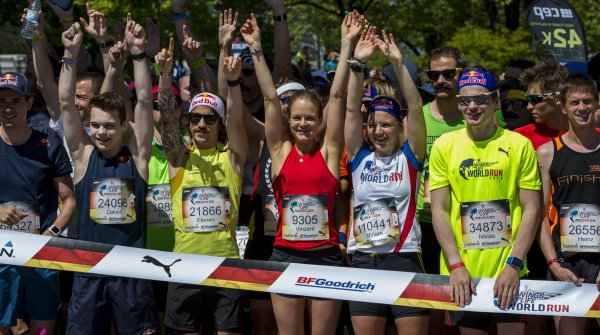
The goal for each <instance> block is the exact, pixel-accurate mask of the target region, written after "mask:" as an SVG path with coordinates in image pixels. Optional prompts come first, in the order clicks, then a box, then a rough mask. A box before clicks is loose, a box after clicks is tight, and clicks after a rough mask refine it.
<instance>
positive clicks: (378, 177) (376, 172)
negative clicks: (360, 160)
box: [360, 161, 402, 184]
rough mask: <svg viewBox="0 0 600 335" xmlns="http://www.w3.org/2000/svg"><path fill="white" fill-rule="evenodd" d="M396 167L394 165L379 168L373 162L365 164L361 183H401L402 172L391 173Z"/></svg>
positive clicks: (361, 174)
mask: <svg viewBox="0 0 600 335" xmlns="http://www.w3.org/2000/svg"><path fill="white" fill-rule="evenodd" d="M393 167H394V166H393V165H392V164H389V165H385V166H377V165H376V164H373V161H367V162H365V167H364V168H363V170H362V171H361V173H360V182H361V183H380V184H383V183H387V182H391V181H401V180H402V172H390V173H388V171H390V170H391V169H392V168H393Z"/></svg>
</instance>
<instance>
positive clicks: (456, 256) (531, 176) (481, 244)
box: [429, 68, 541, 335]
mask: <svg viewBox="0 0 600 335" xmlns="http://www.w3.org/2000/svg"><path fill="white" fill-rule="evenodd" d="M458 89H459V95H458V96H457V98H458V100H459V106H460V111H461V113H462V115H463V117H464V119H465V121H466V129H460V130H456V131H453V132H450V133H447V134H444V135H442V136H441V137H440V138H438V139H437V140H436V142H435V143H434V145H433V148H432V150H431V156H430V161H429V171H430V182H431V184H430V187H431V188H430V189H431V197H432V201H431V204H432V213H433V226H434V228H435V232H436V235H437V239H438V241H439V243H440V245H441V247H442V250H443V255H442V257H441V262H440V263H441V272H440V273H441V274H442V275H450V290H451V291H450V292H451V298H452V300H453V301H454V302H455V303H456V304H457V305H459V306H461V307H464V306H465V305H468V304H469V303H470V302H471V297H472V295H473V294H476V287H475V284H474V281H473V279H472V278H475V277H478V278H496V281H495V284H494V296H495V298H494V301H493V302H494V304H495V305H496V306H497V307H498V308H499V309H503V310H506V309H508V308H509V307H510V306H511V304H512V303H513V302H514V299H515V298H516V297H517V292H518V289H519V278H521V277H523V276H524V275H526V274H527V267H526V262H525V260H524V259H525V255H526V254H527V250H528V249H529V247H530V245H531V242H532V241H533V239H534V236H535V233H536V230H537V224H538V222H539V214H540V201H539V199H540V194H539V193H540V186H541V182H540V179H539V176H538V170H537V160H536V157H535V152H534V150H533V147H532V145H531V143H530V142H529V141H528V140H527V139H526V138H524V137H523V136H521V135H519V134H516V133H514V132H511V131H509V130H505V129H502V128H501V127H499V126H498V125H497V124H496V120H495V117H494V113H495V110H496V109H497V108H498V106H499V103H500V100H499V98H498V92H497V90H496V79H495V78H494V76H493V75H492V74H491V73H490V72H489V71H487V70H484V69H480V68H474V69H469V70H465V71H464V72H463V73H462V74H461V76H460V79H459V80H458ZM449 314H450V320H451V321H452V322H453V324H455V325H457V326H459V327H460V328H461V332H464V333H468V334H486V333H487V331H488V329H489V326H490V322H491V320H492V319H495V321H496V323H497V324H498V334H500V335H502V334H523V333H524V330H525V325H524V324H523V323H521V320H520V319H521V316H520V315H513V314H501V313H498V314H487V313H474V312H449Z"/></svg>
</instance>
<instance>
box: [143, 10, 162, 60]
mask: <svg viewBox="0 0 600 335" xmlns="http://www.w3.org/2000/svg"><path fill="white" fill-rule="evenodd" d="M146 34H147V35H148V44H146V53H147V54H148V56H150V57H154V55H156V54H157V53H159V52H160V30H159V28H158V24H157V23H156V22H155V21H154V19H151V18H149V17H148V18H146Z"/></svg>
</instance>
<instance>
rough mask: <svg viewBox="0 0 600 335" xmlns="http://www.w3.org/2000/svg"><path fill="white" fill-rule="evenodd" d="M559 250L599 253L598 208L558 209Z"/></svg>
mask: <svg viewBox="0 0 600 335" xmlns="http://www.w3.org/2000/svg"><path fill="white" fill-rule="evenodd" d="M559 220H560V248H561V250H562V251H570V252H600V206H598V205H586V204H569V205H562V206H561V207H560V214H559Z"/></svg>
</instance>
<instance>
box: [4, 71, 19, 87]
mask: <svg viewBox="0 0 600 335" xmlns="http://www.w3.org/2000/svg"><path fill="white" fill-rule="evenodd" d="M0 85H3V86H4V85H12V86H17V85H18V83H17V76H15V75H12V74H10V73H7V74H5V75H3V76H2V77H0Z"/></svg>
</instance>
